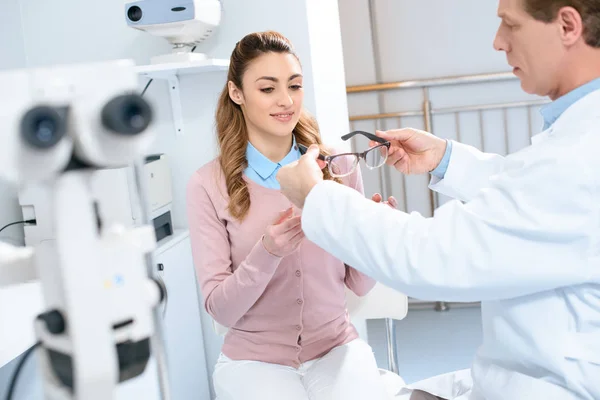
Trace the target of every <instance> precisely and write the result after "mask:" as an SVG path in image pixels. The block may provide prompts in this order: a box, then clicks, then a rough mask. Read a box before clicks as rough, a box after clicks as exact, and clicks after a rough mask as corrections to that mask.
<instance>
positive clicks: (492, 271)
mask: <svg viewBox="0 0 600 400" xmlns="http://www.w3.org/2000/svg"><path fill="white" fill-rule="evenodd" d="M549 162H552V164H553V165H552V167H554V168H551V172H549V170H548V168H547V165H548V163H549ZM567 162H572V160H568V161H565V160H562V161H561V160H551V161H549V160H541V161H540V162H535V163H532V165H527V166H523V165H521V166H520V167H519V168H517V172H515V171H511V170H509V171H507V172H505V173H502V174H500V175H498V176H497V177H495V178H494V179H491V180H489V182H488V185H487V187H486V188H485V189H484V190H481V191H480V192H479V194H478V195H477V196H476V197H475V198H473V199H472V200H471V201H470V202H468V203H466V204H463V203H461V202H460V201H457V200H454V201H451V202H449V203H446V204H445V205H443V206H442V207H440V208H439V209H438V211H437V212H436V214H435V216H434V217H433V218H424V217H423V216H421V215H420V214H418V213H412V214H406V213H404V212H401V211H398V210H393V209H390V208H388V207H380V205H378V204H375V203H373V202H372V201H370V200H367V199H365V198H364V197H362V196H361V195H360V194H358V193H356V191H353V190H351V189H349V188H347V187H344V186H342V185H338V184H336V183H335V182H321V183H319V184H318V185H316V186H315V187H314V188H313V189H312V191H311V192H310V194H309V196H308V197H307V199H306V203H305V207H304V211H303V214H302V224H303V227H304V232H305V234H306V236H307V237H308V238H309V239H310V240H312V241H313V242H315V243H316V244H317V245H319V246H320V247H321V248H323V249H325V250H326V251H328V252H330V253H331V254H333V255H334V256H336V257H338V258H340V259H342V260H343V261H344V262H346V263H348V264H351V265H353V266H354V267H355V268H357V269H359V270H360V271H362V272H364V273H366V274H367V275H369V276H371V277H373V278H375V279H376V280H378V281H380V282H382V283H383V284H385V285H387V286H389V287H392V288H395V289H397V290H399V291H400V292H402V293H405V294H407V295H408V296H411V297H415V298H419V299H423V300H440V301H486V300H498V299H505V298H514V297H518V296H522V295H527V294H531V293H537V292H541V291H545V290H551V289H554V288H557V287H561V286H568V285H576V284H580V283H583V282H591V281H599V280H600V279H599V269H598V268H597V267H596V266H595V265H593V263H594V261H593V260H595V258H593V257H591V256H590V252H591V250H590V249H591V247H592V246H591V243H595V240H594V237H595V234H594V232H595V231H594V229H596V227H595V224H597V221H598V220H599V219H598V206H597V204H598V201H600V199H598V198H597V197H598V196H591V195H590V193H592V191H591V190H590V185H591V184H594V185H595V183H591V182H593V178H592V177H590V173H589V171H588V172H584V170H581V169H580V170H579V171H581V172H579V173H578V174H575V175H573V174H571V173H568V172H572V171H573V168H572V166H571V168H567V166H566V164H565V163H567ZM561 163H562V164H563V165H561ZM587 170H589V168H587ZM548 174H550V175H548ZM561 175H564V176H561ZM557 182H560V183H559V184H557ZM532 186H534V187H532ZM565 192H566V193H569V196H568V197H565V194H564V193H565ZM596 193H597V191H596Z"/></svg>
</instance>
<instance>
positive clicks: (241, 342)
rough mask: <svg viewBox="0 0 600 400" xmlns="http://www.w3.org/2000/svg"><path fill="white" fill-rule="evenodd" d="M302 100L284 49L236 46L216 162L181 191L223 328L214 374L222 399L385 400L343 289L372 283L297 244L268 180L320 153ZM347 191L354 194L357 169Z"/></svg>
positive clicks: (276, 38) (269, 40)
mask: <svg viewBox="0 0 600 400" xmlns="http://www.w3.org/2000/svg"><path fill="white" fill-rule="evenodd" d="M303 98H304V93H303V89H302V69H301V65H300V62H299V60H298V57H297V56H296V55H295V53H294V51H293V48H292V45H291V43H290V42H289V41H288V40H287V39H286V38H285V37H283V36H281V35H280V34H278V33H276V32H262V33H253V34H250V35H248V36H246V37H244V38H243V39H242V40H241V41H240V42H238V43H237V44H236V46H235V49H234V50H233V53H232V55H231V64H230V67H229V74H228V82H227V84H226V86H225V88H224V89H223V92H222V94H221V97H220V99H219V103H218V107H217V112H216V120H217V121H216V122H217V124H216V125H217V134H218V142H219V147H220V155H219V157H218V158H217V159H215V160H214V161H212V162H210V163H209V164H207V165H205V166H203V167H202V168H200V169H199V170H198V171H197V172H196V173H195V174H194V176H193V177H192V178H191V180H190V182H189V185H188V193H187V203H188V216H189V225H190V237H191V240H192V250H193V256H194V263H195V265H196V269H197V276H198V279H199V283H200V289H201V292H202V295H203V296H204V301H205V305H206V310H207V311H208V313H209V314H210V315H211V316H212V317H213V318H214V319H215V320H216V321H217V322H218V323H219V324H221V325H224V326H226V327H228V328H229V331H228V333H227V335H226V337H225V342H224V345H223V349H222V354H221V356H220V358H219V361H218V364H217V366H216V368H215V373H214V376H213V380H214V386H215V391H216V393H217V398H218V399H219V400H238V399H239V400H242V399H243V400H254V399H256V400H258V399H260V400H270V399H286V400H306V399H311V400H331V399H340V400H341V399H344V400H348V399H383V398H386V394H385V389H384V387H383V384H382V381H381V379H380V378H379V373H378V370H377V366H376V362H375V359H374V357H373V352H372V350H371V348H370V347H369V345H368V344H367V343H365V342H364V341H362V340H360V339H359V338H358V334H357V332H356V329H355V328H354V327H353V326H352V324H351V323H350V321H349V318H348V313H347V311H346V308H345V288H344V286H347V287H348V288H350V289H351V290H352V291H354V292H355V293H356V294H357V295H359V296H362V295H365V294H367V293H368V292H369V291H370V290H371V289H372V288H373V286H374V285H375V282H374V281H373V280H372V279H370V278H369V277H367V276H365V275H363V274H361V273H359V272H358V271H356V270H355V269H353V268H351V267H348V266H346V265H344V264H343V263H342V262H341V261H339V260H337V259H336V258H334V257H333V256H331V255H329V254H328V253H326V252H324V251H323V250H321V249H320V248H318V247H317V246H316V245H314V244H313V243H311V242H309V241H308V240H305V239H304V234H303V233H302V226H301V219H300V215H299V213H300V210H298V209H293V207H291V204H290V203H289V201H288V200H287V199H286V198H285V197H284V196H283V194H281V192H280V191H279V184H278V182H277V180H276V178H275V176H276V173H277V171H278V169H279V168H280V167H281V166H283V165H286V164H288V163H290V162H293V161H295V160H297V159H298V158H299V151H298V147H297V144H303V145H305V146H310V145H311V144H314V143H316V144H321V140H320V137H319V131H318V127H317V124H316V122H315V120H314V119H312V118H311V117H310V116H309V115H308V114H307V113H306V112H305V111H304V110H303V106H302V104H303ZM322 151H323V153H325V154H327V150H326V149H323V150H322ZM348 167H349V166H345V168H348ZM346 171H348V169H346ZM325 177H326V178H327V179H332V177H331V175H330V174H329V172H327V170H325ZM343 183H345V184H347V185H349V186H351V187H353V188H355V189H356V190H358V191H360V192H361V193H362V190H363V186H362V181H361V177H360V172H359V170H358V169H356V172H354V173H353V174H351V175H349V176H347V177H344V178H343Z"/></svg>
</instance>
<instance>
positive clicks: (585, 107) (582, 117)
mask: <svg viewBox="0 0 600 400" xmlns="http://www.w3.org/2000/svg"><path fill="white" fill-rule="evenodd" d="M599 105H600V89H599V90H595V91H593V92H591V93H588V94H586V95H585V96H583V97H582V98H581V99H579V100H577V101H576V102H575V103H573V105H571V106H570V107H569V108H567V109H566V110H565V111H564V112H563V113H562V114H561V115H560V117H559V118H558V119H557V120H556V122H555V123H554V124H553V125H552V126H550V127H549V128H548V129H546V130H545V131H543V132H541V133H539V134H537V135H535V136H533V137H532V138H531V142H532V143H533V144H534V145H535V144H538V143H540V142H542V141H544V140H545V139H547V138H549V137H551V136H556V135H568V134H572V133H576V132H581V130H582V129H585V128H584V127H587V126H588V125H590V124H594V125H595V126H598V127H600V106H599ZM598 134H600V132H598Z"/></svg>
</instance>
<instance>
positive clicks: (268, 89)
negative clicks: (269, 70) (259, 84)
mask: <svg viewBox="0 0 600 400" xmlns="http://www.w3.org/2000/svg"><path fill="white" fill-rule="evenodd" d="M260 91H261V92H263V93H271V92H272V91H273V88H264V89H260Z"/></svg>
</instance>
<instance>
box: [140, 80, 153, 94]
mask: <svg viewBox="0 0 600 400" xmlns="http://www.w3.org/2000/svg"><path fill="white" fill-rule="evenodd" d="M153 80H154V78H152V79H150V80H149V81H148V83H146V87H145V88H144V90H142V96H143V95H144V93H146V90H148V86H150V84H151V83H152V81H153Z"/></svg>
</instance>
